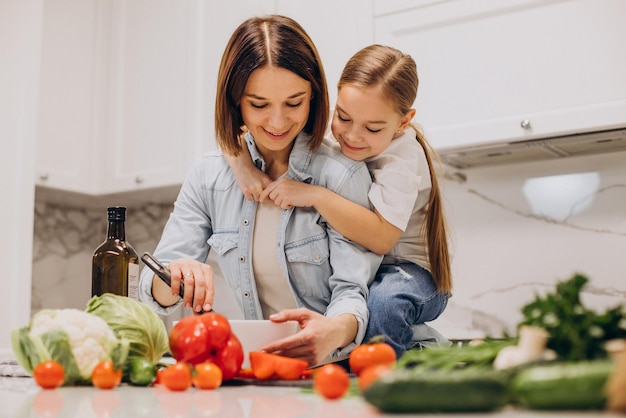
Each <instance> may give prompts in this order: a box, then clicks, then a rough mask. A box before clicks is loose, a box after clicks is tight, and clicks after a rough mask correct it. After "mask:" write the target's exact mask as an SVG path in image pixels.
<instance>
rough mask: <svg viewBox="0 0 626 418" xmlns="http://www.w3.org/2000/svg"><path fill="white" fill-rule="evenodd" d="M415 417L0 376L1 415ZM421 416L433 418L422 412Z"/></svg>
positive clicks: (308, 396)
mask: <svg viewBox="0 0 626 418" xmlns="http://www.w3.org/2000/svg"><path fill="white" fill-rule="evenodd" d="M402 416H416V415H402V414H394V415H387V414H381V413H379V412H378V411H376V410H375V409H374V408H372V407H371V406H370V405H368V404H367V403H366V402H365V401H364V400H363V399H362V398H360V397H358V396H348V397H345V398H342V399H340V400H337V401H327V400H324V399H323V398H321V397H320V396H318V395H317V394H315V393H313V392H311V391H307V390H303V389H302V388H298V387H268V386H256V385H239V386H230V385H226V386H222V387H220V388H218V389H216V390H204V391H201V390H197V389H195V388H191V389H189V390H187V391H184V392H172V391H169V390H167V389H166V388H165V387H163V386H161V385H157V386H154V387H148V388H145V387H133V386H130V385H126V384H122V385H120V386H118V387H117V388H115V389H113V390H100V389H96V388H93V387H61V388H57V389H54V390H42V389H40V388H39V387H38V386H37V385H36V384H35V382H34V380H33V379H32V378H30V377H0V417H2V418H22V417H28V418H31V417H32V418H44V417H45V418H55V417H68V418H69V417H71V418H74V417H80V418H91V417H98V418H101V417H111V418H113V417H116V418H125V417H129V418H130V417H132V418H138V417H151V418H160V417H163V418H173V417H176V418H185V417H227V418H296V417H297V418H318V417H319V418H334V417H342V418H350V417H359V418H369V417H380V418H382V417H395V418H397V417H402ZM421 416H433V414H423V415H421ZM436 416H437V417H438V418H445V417H455V418H463V417H468V418H469V417H471V418H477V417H480V416H489V417H508V418H523V417H528V418H539V417H550V418H553V417H568V418H579V417H580V418H583V417H585V418H586V417H599V416H600V417H606V418H609V417H616V418H617V417H622V418H623V417H624V416H625V415H620V414H609V413H604V412H600V411H592V412H580V413H579V412H571V411H562V412H541V411H526V410H518V409H514V408H508V407H507V408H505V409H503V410H501V411H498V412H493V413H488V414H487V413H485V414H437V415H436Z"/></svg>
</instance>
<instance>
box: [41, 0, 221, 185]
mask: <svg viewBox="0 0 626 418" xmlns="http://www.w3.org/2000/svg"><path fill="white" fill-rule="evenodd" d="M199 4H200V3H199V2H197V1H190V0H185V1H171V0H157V1H155V0H133V1H122V0H118V1H100V0H84V1H80V2H76V1H73V0H55V1H50V2H45V13H44V20H43V45H42V62H41V77H40V86H41V100H40V108H39V120H40V126H39V135H38V162H37V167H38V184H39V185H43V186H48V187H52V188H57V189H64V190H69V191H74V192H79V193H86V194H93V195H101V194H108V193H115V192H126V191H132V190H138V189H144V188H153V187H160V186H168V185H172V184H177V183H181V182H182V180H183V178H184V175H185V171H186V167H187V166H188V163H189V162H190V160H191V159H192V158H193V154H194V153H195V152H196V151H197V148H196V145H197V144H198V143H199V142H200V141H199V140H198V137H201V136H203V134H204V132H202V131H201V129H199V128H198V126H199V124H200V119H201V118H202V117H204V115H203V114H202V108H201V103H202V102H201V97H200V96H202V95H203V94H204V93H205V92H204V91H202V90H201V89H200V88H198V86H199V84H200V80H201V77H202V74H201V72H200V71H198V70H199V63H200V57H201V54H202V53H203V51H201V50H199V49H198V47H197V46H198V44H199V43H200V40H201V36H199V32H198V30H199V29H198V28H199V25H198V23H197V22H198V19H197V18H196V17H195V16H196V15H197V13H198V7H199ZM210 146H211V144H210V143H208V142H206V143H205V144H204V146H203V149H204V150H206V149H208V148H210Z"/></svg>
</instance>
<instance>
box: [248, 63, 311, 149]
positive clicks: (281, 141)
mask: <svg viewBox="0 0 626 418" xmlns="http://www.w3.org/2000/svg"><path fill="white" fill-rule="evenodd" d="M311 95H312V93H311V83H309V82H308V81H306V80H305V79H303V78H301V77H300V76H298V75H296V74H295V73H292V72H291V71H289V70H286V69H284V68H280V67H275V66H270V65H266V66H264V67H261V68H258V69H256V70H254V71H253V72H252V74H250V77H249V78H248V82H247V83H246V87H245V89H244V92H243V96H242V98H241V102H240V106H241V116H242V118H243V121H244V123H245V125H246V127H247V128H248V130H249V131H250V133H251V134H252V136H253V137H254V140H255V143H256V145H257V148H258V150H259V152H260V153H261V154H262V155H263V156H264V157H268V156H269V154H268V153H276V152H285V153H286V154H285V155H286V156H288V155H289V152H291V144H292V143H293V140H294V139H295V137H296V136H297V135H298V134H299V133H300V131H301V130H302V129H304V127H305V125H306V123H307V120H308V118H309V109H310V107H311Z"/></svg>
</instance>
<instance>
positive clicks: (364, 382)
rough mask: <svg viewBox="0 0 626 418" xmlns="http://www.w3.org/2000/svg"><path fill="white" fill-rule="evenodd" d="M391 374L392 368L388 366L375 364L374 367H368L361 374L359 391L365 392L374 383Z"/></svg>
mask: <svg viewBox="0 0 626 418" xmlns="http://www.w3.org/2000/svg"><path fill="white" fill-rule="evenodd" d="M389 373H391V367H390V366H388V365H386V364H375V365H374V366H369V367H366V368H365V369H363V370H361V373H360V374H359V380H358V384H359V389H360V390H361V392H363V391H364V390H365V389H367V388H368V387H370V385H371V384H372V383H374V382H375V381H377V380H378V379H380V378H381V377H383V376H385V375H386V374H389Z"/></svg>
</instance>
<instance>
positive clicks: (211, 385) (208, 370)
mask: <svg viewBox="0 0 626 418" xmlns="http://www.w3.org/2000/svg"><path fill="white" fill-rule="evenodd" d="M192 381H193V385H194V386H195V387H197V388H198V389H216V388H218V387H220V386H221V385H222V369H220V368H219V367H218V366H217V365H216V364H214V363H211V362H209V361H205V362H204V363H200V364H197V365H196V366H195V367H194V372H193V378H192Z"/></svg>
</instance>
